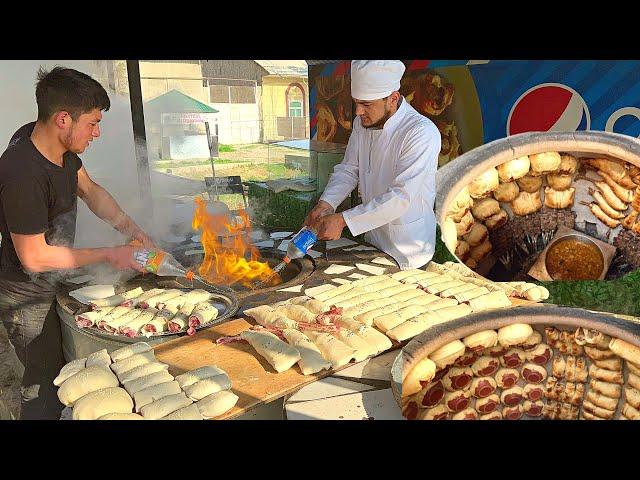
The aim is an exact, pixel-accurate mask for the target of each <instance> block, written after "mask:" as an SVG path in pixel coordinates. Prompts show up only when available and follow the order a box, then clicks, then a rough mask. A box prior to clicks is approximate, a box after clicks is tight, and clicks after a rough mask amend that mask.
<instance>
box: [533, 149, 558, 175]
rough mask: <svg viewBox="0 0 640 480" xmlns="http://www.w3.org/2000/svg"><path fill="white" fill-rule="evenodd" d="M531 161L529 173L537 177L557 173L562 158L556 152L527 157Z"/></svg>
mask: <svg viewBox="0 0 640 480" xmlns="http://www.w3.org/2000/svg"><path fill="white" fill-rule="evenodd" d="M529 160H530V161H531V171H532V172H534V173H537V174H539V175H543V174H545V173H554V172H557V171H558V169H559V168H560V164H561V163H562V158H561V157H560V154H559V153H558V152H544V153H537V154H534V155H529Z"/></svg>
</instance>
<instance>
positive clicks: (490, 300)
mask: <svg viewBox="0 0 640 480" xmlns="http://www.w3.org/2000/svg"><path fill="white" fill-rule="evenodd" d="M469 306H470V307H471V309H472V310H473V311H474V312H481V311H483V310H490V309H493V308H505V307H510V306H511V301H510V300H509V297H507V295H506V293H505V292H504V291H502V290H499V291H495V292H491V293H487V294H485V295H482V296H480V297H476V298H472V299H471V300H469Z"/></svg>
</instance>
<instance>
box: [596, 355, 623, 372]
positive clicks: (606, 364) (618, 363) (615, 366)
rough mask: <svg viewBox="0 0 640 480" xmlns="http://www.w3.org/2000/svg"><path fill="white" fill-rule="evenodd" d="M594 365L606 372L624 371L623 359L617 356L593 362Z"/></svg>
mask: <svg viewBox="0 0 640 480" xmlns="http://www.w3.org/2000/svg"><path fill="white" fill-rule="evenodd" d="M593 364H594V365H595V366H596V367H599V368H604V369H605V370H613V371H622V359H621V358H620V357H617V356H616V357H614V358H608V359H606V360H593Z"/></svg>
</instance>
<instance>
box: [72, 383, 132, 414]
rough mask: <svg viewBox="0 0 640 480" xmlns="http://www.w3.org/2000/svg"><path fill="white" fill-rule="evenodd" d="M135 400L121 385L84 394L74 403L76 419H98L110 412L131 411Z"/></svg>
mask: <svg viewBox="0 0 640 480" xmlns="http://www.w3.org/2000/svg"><path fill="white" fill-rule="evenodd" d="M131 410H133V400H131V397H130V396H129V394H128V393H127V392H126V391H125V390H124V389H123V388H120V387H109V388H102V389H100V390H96V391H93V392H91V393H88V394H86V395H84V396H83V397H82V398H80V399H79V400H78V401H77V402H75V404H74V405H73V419H74V420H96V419H97V418H99V417H101V416H103V415H106V414H108V413H131Z"/></svg>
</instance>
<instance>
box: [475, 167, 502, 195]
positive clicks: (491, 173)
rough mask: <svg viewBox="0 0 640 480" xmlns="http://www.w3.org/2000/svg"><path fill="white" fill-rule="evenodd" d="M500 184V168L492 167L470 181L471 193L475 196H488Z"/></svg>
mask: <svg viewBox="0 0 640 480" xmlns="http://www.w3.org/2000/svg"><path fill="white" fill-rule="evenodd" d="M499 186H500V181H499V179H498V170H496V169H495V167H492V168H489V169H488V170H486V171H485V172H484V173H481V174H480V175H478V176H477V177H476V178H474V179H473V180H472V181H471V183H469V194H470V195H471V197H473V198H484V197H488V196H490V195H491V193H492V192H493V191H494V190H496V189H497V188H498V187H499Z"/></svg>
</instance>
